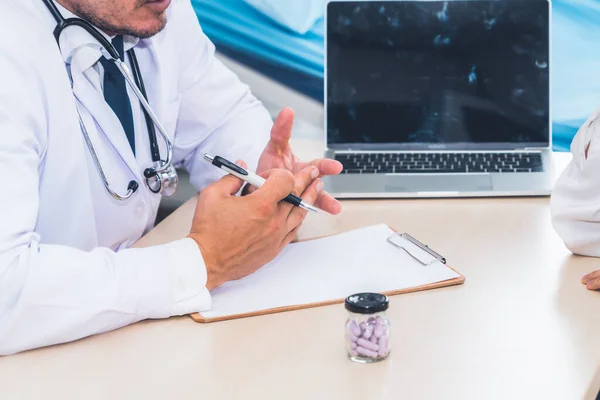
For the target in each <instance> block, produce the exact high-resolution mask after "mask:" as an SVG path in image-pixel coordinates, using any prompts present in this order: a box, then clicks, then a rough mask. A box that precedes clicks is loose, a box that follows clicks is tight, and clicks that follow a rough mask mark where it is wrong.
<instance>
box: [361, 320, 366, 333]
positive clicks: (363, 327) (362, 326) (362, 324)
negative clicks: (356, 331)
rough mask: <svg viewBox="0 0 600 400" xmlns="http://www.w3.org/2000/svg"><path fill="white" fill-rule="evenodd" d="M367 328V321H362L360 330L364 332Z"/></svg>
mask: <svg viewBox="0 0 600 400" xmlns="http://www.w3.org/2000/svg"><path fill="white" fill-rule="evenodd" d="M366 329H367V323H366V322H361V323H360V331H361V332H364V331H365V330H366Z"/></svg>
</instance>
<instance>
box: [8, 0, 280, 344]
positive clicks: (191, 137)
mask: <svg viewBox="0 0 600 400" xmlns="http://www.w3.org/2000/svg"><path fill="white" fill-rule="evenodd" d="M61 11H62V12H63V15H64V16H65V17H68V16H71V14H70V13H68V12H67V11H66V10H65V9H63V8H61ZM0 15H2V16H3V23H2V24H0V54H2V57H0V132H2V134H1V135H0V168H2V170H3V171H5V172H6V174H4V177H3V178H2V182H1V186H0V187H1V188H2V189H0V195H1V199H2V200H1V203H0V227H1V229H0V355H5V354H12V353H15V352H19V351H23V350H26V349H31V348H35V347H41V346H47V345H51V344H56V343H63V342H68V341H72V340H76V339H79V338H82V337H86V336H89V335H93V334H97V333H100V332H105V331H108V330H112V329H116V328H119V327H122V326H125V325H128V324H131V323H134V322H137V321H140V320H142V319H149V318H166V317H169V316H173V315H183V314H187V313H191V312H198V311H203V310H207V309H209V308H210V307H211V298H210V294H209V292H208V291H207V289H206V287H205V285H206V279H207V276H206V275H207V274H206V268H205V266H204V262H203V259H202V255H201V253H200V251H199V248H198V246H197V245H196V243H195V242H194V241H193V240H191V239H183V240H179V241H175V242H172V243H169V244H166V245H161V246H155V247H151V248H145V249H131V248H129V247H130V246H131V245H132V244H133V243H134V242H135V241H136V240H138V239H139V238H140V237H141V236H142V235H143V234H144V233H146V232H147V231H148V230H149V229H151V228H152V226H153V223H154V220H155V218H156V212H157V209H158V206H159V202H160V196H159V195H156V194H153V193H151V192H150V191H149V190H148V188H147V187H146V184H145V183H144V180H143V170H144V169H145V168H147V167H149V166H151V165H152V159H151V155H150V150H149V139H148V132H147V126H146V122H145V119H144V115H143V113H142V109H141V106H140V104H139V102H138V101H137V100H136V99H135V96H134V95H133V93H132V92H131V91H130V93H129V94H130V99H131V105H132V112H133V118H134V124H135V140H136V154H135V156H134V155H133V152H132V151H131V147H130V146H129V143H128V142H127V138H126V135H125V133H124V131H123V128H122V126H121V125H120V122H119V120H118V118H117V117H116V115H114V112H112V110H111V109H110V107H109V106H108V104H106V102H105V101H104V96H103V93H102V81H103V70H102V67H101V65H100V63H99V62H98V60H99V59H100V53H99V52H98V51H97V50H95V49H94V47H91V46H89V45H90V44H93V43H96V42H95V40H94V39H93V38H91V36H90V35H89V34H86V33H85V32H84V31H82V30H81V29H79V28H69V29H68V30H67V31H65V33H64V34H63V36H62V37H61V40H60V51H59V48H58V46H57V43H56V41H55V40H54V37H53V35H52V31H53V29H54V27H55V25H56V22H55V21H54V19H53V18H52V16H51V14H50V13H49V12H48V10H47V9H46V8H45V6H44V4H43V3H42V2H41V0H28V1H5V2H0ZM167 16H168V23H167V26H166V28H165V29H164V30H163V31H162V32H160V33H159V34H157V35H156V36H154V37H152V38H149V39H140V40H138V39H135V38H132V37H125V45H126V47H125V49H126V50H128V49H130V48H134V49H135V52H136V55H137V58H138V61H139V64H140V69H141V73H142V76H143V78H144V82H145V86H146V89H147V92H148V98H149V103H150V105H151V106H152V107H153V109H154V110H155V111H156V113H157V114H158V117H159V119H160V121H161V122H162V124H163V125H164V126H165V128H166V130H167V132H168V133H169V136H170V137H171V139H172V140H173V142H174V154H173V157H174V162H175V165H177V166H184V167H185V168H186V169H187V171H189V173H190V177H191V183H192V184H194V185H195V186H196V187H197V188H198V189H199V190H200V189H202V188H203V187H205V186H207V185H209V184H210V183H212V182H214V181H215V180H217V179H219V178H220V177H221V176H222V175H223V174H222V173H221V172H220V171H219V170H218V169H216V168H214V167H213V166H211V165H210V164H208V163H206V162H205V161H203V160H202V155H203V154H204V152H213V153H218V154H220V155H222V156H224V157H228V158H231V159H244V160H246V161H247V162H248V164H249V166H250V168H252V169H253V168H255V167H256V162H257V160H258V157H259V155H260V153H261V152H262V149H263V148H264V146H265V144H266V142H267V140H268V134H269V130H270V128H271V125H272V121H271V119H270V116H269V114H268V113H267V111H266V110H265V109H264V107H263V106H262V105H261V103H260V102H259V101H257V100H256V98H254V97H253V96H252V94H251V93H250V91H249V89H248V87H247V86H245V85H244V84H242V83H241V82H240V81H239V80H238V78H237V77H236V76H235V75H234V74H233V73H232V72H231V71H229V70H228V69H227V68H226V67H225V66H223V65H222V64H221V63H220V62H219V61H218V60H217V59H216V58H215V54H214V52H215V48H214V46H213V44H212V43H211V42H210V41H209V40H208V39H207V38H206V36H205V35H204V34H203V32H202V31H201V29H200V26H199V24H198V21H197V19H196V16H195V13H194V11H193V9H192V7H191V4H190V1H189V0H173V2H172V4H171V6H170V7H169V9H168V11H167ZM68 70H70V71H71V73H72V76H71V77H69V74H68V73H67V71H68ZM76 98H77V101H76V100H75V99H76ZM76 104H78V106H79V109H80V111H81V115H82V119H83V121H84V123H85V126H86V128H87V130H88V133H89V135H90V139H91V140H92V142H93V143H94V146H95V148H96V151H97V152H98V156H99V158H100V162H101V163H102V167H103V168H104V170H105V173H106V175H107V178H108V180H109V181H110V183H111V186H112V187H113V188H114V189H116V190H117V191H120V192H121V193H123V192H125V191H126V190H125V189H126V187H127V183H128V182H129V181H130V180H132V179H136V180H137V181H138V182H139V183H140V188H139V189H138V191H137V192H136V193H135V194H134V196H133V197H132V198H131V199H129V200H128V201H124V202H123V201H117V200H115V199H113V198H112V197H111V196H110V195H109V194H108V192H107V191H106V190H105V188H104V185H103V184H102V181H101V180H100V177H99V174H98V171H97V169H96V167H95V165H94V163H93V161H92V158H91V157H90V153H89V150H88V148H87V146H86V144H85V141H84V139H83V136H82V133H81V129H80V127H79V120H78V116H77V109H76V107H75V105H76ZM159 144H160V147H161V155H162V157H163V158H164V155H165V149H164V144H163V143H162V141H161V140H160V137H159Z"/></svg>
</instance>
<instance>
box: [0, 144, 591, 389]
mask: <svg viewBox="0 0 600 400" xmlns="http://www.w3.org/2000/svg"><path fill="white" fill-rule="evenodd" d="M311 146H312V145H311ZM311 146H308V147H306V146H305V147H304V148H305V149H313V148H314V146H312V147H311ZM305 153H306V154H311V155H314V154H315V152H314V151H313V150H310V151H309V150H306V151H305ZM560 161H561V162H560V163H559V164H562V165H564V161H565V158H562V157H561V159H560ZM192 206H193V204H192V203H191V202H188V203H186V205H184V206H183V207H182V208H181V209H179V210H178V211H176V212H175V213H174V214H173V215H172V216H171V217H169V218H168V219H167V220H165V221H164V222H163V223H162V224H160V225H159V226H158V227H157V228H156V229H155V230H154V231H153V232H151V233H150V234H149V235H147V236H146V237H145V238H144V239H143V240H142V241H141V244H143V245H150V244H157V243H160V242H163V241H167V240H169V239H170V238H174V237H181V236H184V235H185V234H186V233H187V232H188V227H189V220H190V218H191V215H192V212H193V207H192ZM343 206H344V211H343V213H342V214H341V215H339V216H335V217H334V216H327V215H311V216H309V218H308V219H307V221H306V223H305V224H304V226H303V228H302V230H301V232H300V237H301V238H308V237H315V236H320V235H325V234H332V233H338V232H343V231H346V230H349V229H353V228H359V227H362V226H365V225H370V224H374V223H379V222H384V223H387V224H389V225H390V226H392V227H395V228H397V229H399V230H402V231H407V232H410V233H412V234H414V235H415V236H416V237H418V238H420V239H422V240H423V241H425V242H427V243H428V244H429V245H431V246H432V248H435V249H436V250H439V252H440V253H442V254H444V255H445V256H446V257H447V259H448V261H449V264H450V265H452V266H453V267H455V268H456V269H458V270H459V271H460V272H461V273H463V274H464V275H465V276H466V278H467V280H466V282H465V284H464V285H461V286H457V287H450V288H444V289H438V290H433V291H426V292H420V293H413V294H406V295H401V296H395V297H392V298H391V299H390V309H389V315H390V318H391V321H392V324H393V327H392V328H393V336H392V349H393V350H392V353H391V355H390V357H389V358H388V359H387V360H386V361H384V362H381V363H378V364H373V365H358V364H355V363H352V362H350V361H349V360H347V359H346V357H345V354H344V348H343V344H344V343H343V342H344V341H343V325H344V319H345V316H346V314H345V310H344V308H343V305H336V306H328V307H322V308H315V309H308V310H302V311H296V312H288V313H281V314H273V315H267V316H262V317H255V318H247V319H240V320H234V321H227V322H219V323H213V324H207V325H202V324H196V323H194V322H192V321H191V319H189V318H187V317H181V318H171V319H169V320H163V321H145V322H141V323H138V324H135V325H132V326H129V327H126V328H123V329H120V330H117V331H114V332H110V333H106V334H103V335H98V336H94V337H91V338H87V339H84V340H80V341H78V342H75V343H70V344H66V345H60V346H54V347H50V348H46V349H40V350H35V351H30V352H26V353H23V354H18V355H15V356H11V357H5V358H3V359H0V393H2V394H8V396H7V397H4V396H3V395H1V396H0V397H2V398H7V399H12V398H18V399H37V398H45V399H65V398H86V399H107V398H117V397H119V398H128V399H133V398H140V399H141V398H143V399H164V398H173V399H187V398H203V399H211V400H212V399H265V398H269V399H271V398H273V399H399V398H402V399H461V400H464V399H581V398H586V399H587V398H593V396H595V393H594V394H593V395H592V392H594V391H595V392H596V393H597V388H598V387H600V376H599V375H597V371H598V367H599V365H600V341H599V340H598V338H599V337H600V312H599V310H600V293H595V292H589V291H587V290H586V289H585V287H584V286H583V285H582V284H581V283H580V280H581V276H582V275H583V274H585V273H587V272H590V271H592V270H594V269H597V268H600V263H599V262H598V261H597V260H595V259H590V258H579V257H573V256H571V255H570V253H569V252H568V251H567V250H566V249H565V247H564V245H563V244H562V242H561V240H560V239H559V238H558V237H557V236H556V234H555V233H554V231H553V229H552V227H551V223H550V215H549V207H548V198H529V199H527V198H509V199H456V200H453V199H443V200H385V201H344V203H343ZM594 388H595V390H594Z"/></svg>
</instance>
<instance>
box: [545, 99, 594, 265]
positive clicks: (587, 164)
mask: <svg viewBox="0 0 600 400" xmlns="http://www.w3.org/2000/svg"><path fill="white" fill-rule="evenodd" d="M588 147H589V148H588ZM586 149H588V154H587V157H586V154H585V153H586ZM571 152H572V154H573V159H572V161H571V162H570V163H569V165H568V166H567V168H566V170H565V171H564V172H563V173H562V174H561V176H560V178H559V179H558V182H557V184H556V186H555V188H554V191H553V194H552V198H551V212H552V223H553V225H554V228H555V229H556V232H557V233H558V234H559V235H560V237H561V238H562V239H563V240H564V242H565V244H566V246H567V247H568V248H569V250H571V251H572V252H573V253H575V254H579V255H584V256H593V257H600V109H599V110H597V111H596V112H595V113H594V114H593V115H592V116H591V117H590V118H589V119H588V120H587V121H586V123H585V124H583V126H582V127H581V128H580V129H579V131H578V132H577V135H576V136H575V138H574V139H573V142H572V144H571Z"/></svg>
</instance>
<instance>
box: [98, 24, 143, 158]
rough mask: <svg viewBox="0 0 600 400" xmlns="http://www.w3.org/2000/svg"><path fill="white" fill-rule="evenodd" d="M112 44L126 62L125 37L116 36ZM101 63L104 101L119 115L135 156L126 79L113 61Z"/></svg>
mask: <svg viewBox="0 0 600 400" xmlns="http://www.w3.org/2000/svg"><path fill="white" fill-rule="evenodd" d="M112 43H113V46H115V48H116V49H117V51H118V52H119V57H120V58H121V60H125V58H124V56H125V51H124V45H123V36H121V35H119V36H116V37H115V38H114V39H113V41H112ZM100 63H102V66H103V67H104V99H105V100H106V102H107V103H108V104H109V105H110V107H111V108H112V110H113V111H114V112H115V114H117V117H119V121H121V125H123V129H124V130H125V134H126V135H127V140H128V141H129V144H130V145H131V150H132V151H133V154H135V133H134V126H133V114H132V112H131V103H130V101H129V96H128V95H127V82H125V77H123V75H122V74H121V72H120V71H119V69H118V68H117V66H116V65H115V64H114V63H113V62H112V61H110V60H107V59H106V58H104V57H102V58H101V60H100Z"/></svg>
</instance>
